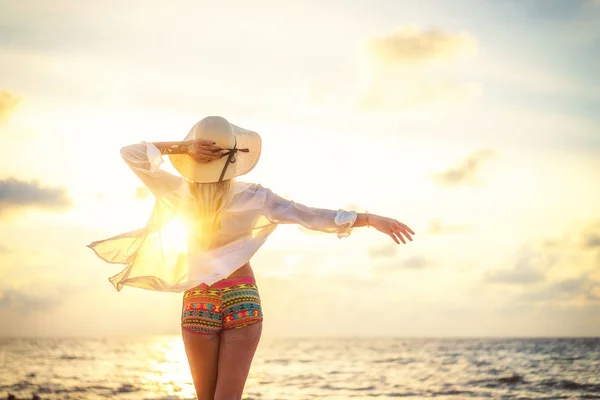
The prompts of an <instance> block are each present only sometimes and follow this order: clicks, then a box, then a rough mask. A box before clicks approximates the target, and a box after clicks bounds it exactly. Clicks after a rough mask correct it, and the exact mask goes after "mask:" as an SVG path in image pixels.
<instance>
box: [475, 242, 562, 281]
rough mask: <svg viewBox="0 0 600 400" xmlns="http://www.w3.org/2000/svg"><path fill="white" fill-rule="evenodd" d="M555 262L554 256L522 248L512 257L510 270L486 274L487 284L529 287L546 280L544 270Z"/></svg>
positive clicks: (528, 247)
mask: <svg viewBox="0 0 600 400" xmlns="http://www.w3.org/2000/svg"><path fill="white" fill-rule="evenodd" d="M556 261H557V257H556V256H555V255H551V254H549V253H547V252H543V251H537V250H535V249H532V248H531V247H530V246H529V245H527V246H523V247H522V248H521V249H519V251H517V253H516V254H515V257H514V265H513V267H512V268H508V269H502V270H497V271H492V272H489V271H488V272H487V273H486V275H485V281H486V282H489V283H504V284H520V285H531V284H535V283H539V282H543V281H545V280H546V274H545V272H546V270H547V269H548V268H549V267H551V266H552V265H554V264H555V263H556Z"/></svg>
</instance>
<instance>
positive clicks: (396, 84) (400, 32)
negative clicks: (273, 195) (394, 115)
mask: <svg viewBox="0 0 600 400" xmlns="http://www.w3.org/2000/svg"><path fill="white" fill-rule="evenodd" d="M367 50H368V54H367V57H368V59H369V60H370V61H372V62H371V63H370V68H369V69H368V70H366V72H367V75H368V78H367V82H368V83H367V85H366V87H365V89H364V90H362V92H361V94H360V95H359V97H358V107H359V108H360V109H362V110H365V111H393V112H397V111H398V109H400V108H407V107H424V106H433V105H437V106H441V107H448V106H450V105H454V104H463V103H465V102H468V101H470V100H472V99H473V98H475V97H477V96H479V95H480V93H481V91H482V87H481V84H479V83H477V82H469V81H465V80H464V78H463V77H464V76H465V75H464V74H461V73H460V71H458V70H456V68H454V66H452V68H448V67H449V66H450V65H448V64H449V62H450V61H452V60H455V59H458V58H460V57H462V56H463V55H467V54H475V53H476V50H477V40H476V39H475V38H474V37H473V36H471V35H469V34H467V33H458V34H453V33H448V32H443V31H441V30H438V29H430V30H421V29H420V28H419V27H417V26H403V27H400V28H398V29H396V30H395V31H392V32H390V33H388V34H387V35H384V36H381V37H377V38H374V39H372V40H370V41H369V44H368V46H367Z"/></svg>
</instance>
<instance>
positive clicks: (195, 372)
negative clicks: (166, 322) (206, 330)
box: [181, 329, 220, 400]
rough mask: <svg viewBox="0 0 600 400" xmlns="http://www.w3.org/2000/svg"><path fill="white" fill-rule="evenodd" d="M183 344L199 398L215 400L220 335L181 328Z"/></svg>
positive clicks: (199, 399) (200, 399)
mask: <svg viewBox="0 0 600 400" xmlns="http://www.w3.org/2000/svg"><path fill="white" fill-rule="evenodd" d="M181 335H182V337H183V345H184V347H185V353H186V355H187V359H188V362H189V364H190V371H191V373H192V379H193V381H194V388H195V389H196V396H197V397H198V400H213V399H214V396H215V388H216V384H217V371H218V360H219V345H220V337H219V335H206V334H201V333H193V332H189V331H187V330H185V329H182V330H181Z"/></svg>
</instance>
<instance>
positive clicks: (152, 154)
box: [146, 143, 164, 172]
mask: <svg viewBox="0 0 600 400" xmlns="http://www.w3.org/2000/svg"><path fill="white" fill-rule="evenodd" d="M146 156H147V157H148V162H149V163H150V172H156V171H158V170H159V169H160V165H161V164H162V163H163V162H164V160H163V158H162V154H161V153H160V150H159V149H158V147H156V145H155V144H154V143H146Z"/></svg>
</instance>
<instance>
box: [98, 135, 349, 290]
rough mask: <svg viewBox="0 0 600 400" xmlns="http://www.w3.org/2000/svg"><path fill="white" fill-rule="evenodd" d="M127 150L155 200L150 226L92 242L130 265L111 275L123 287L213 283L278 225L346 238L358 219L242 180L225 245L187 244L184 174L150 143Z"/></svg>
mask: <svg viewBox="0 0 600 400" xmlns="http://www.w3.org/2000/svg"><path fill="white" fill-rule="evenodd" d="M121 155H122V157H123V159H124V160H125V162H126V163H127V165H129V167H130V168H131V169H132V170H133V172H135V174H136V175H137V176H138V177H139V178H140V179H141V180H142V182H143V183H144V184H145V185H146V186H147V187H148V189H149V190H150V191H151V192H152V194H153V195H154V197H155V199H156V201H155V204H154V208H153V210H152V213H151V216H150V219H149V220H148V223H147V225H146V226H145V227H144V228H142V229H138V230H136V231H132V232H126V233H123V234H120V235H117V236H114V237H111V238H109V239H104V240H99V241H96V242H93V243H91V244H90V245H88V247H90V248H91V249H93V250H94V252H95V253H96V254H97V255H98V256H99V257H100V258H102V259H103V260H105V261H106V262H109V263H114V264H125V265H126V267H125V268H124V269H123V270H122V271H121V272H119V273H118V274H116V275H114V276H112V277H110V278H109V281H110V282H111V283H112V284H113V285H114V287H115V288H116V289H117V291H120V290H121V289H122V288H123V286H125V285H128V286H134V287H138V288H143V289H148V290H156V291H163V292H181V291H184V290H186V289H189V288H191V287H194V286H196V285H198V284H200V283H207V284H209V285H211V284H213V283H215V282H217V281H219V280H221V279H224V278H226V277H227V276H229V275H230V274H231V273H232V272H233V271H235V270H236V269H238V268H239V267H241V266H242V265H244V264H245V263H246V262H248V261H249V260H250V258H251V257H252V256H253V255H254V254H255V253H256V251H257V250H258V249H259V248H260V247H261V246H262V244H263V243H264V242H265V240H266V239H267V237H268V236H269V235H270V234H271V233H272V232H273V231H274V230H275V228H276V227H277V225H278V224H299V225H302V226H304V227H306V228H308V229H312V230H317V231H322V232H330V233H337V235H338V237H340V238H342V237H345V236H348V235H349V234H350V232H351V230H352V227H353V225H354V223H355V221H356V216H357V214H356V212H354V211H344V210H338V211H334V210H327V209H318V208H311V207H307V206H304V205H302V204H298V203H295V202H293V201H290V200H286V199H284V198H282V197H280V196H278V195H276V194H275V193H273V192H272V191H271V190H269V189H266V188H264V187H262V186H261V185H260V184H252V183H245V182H235V185H234V194H233V198H232V201H231V203H230V204H229V206H228V207H227V208H226V209H225V210H224V212H223V215H222V223H221V228H220V230H219V231H218V232H217V233H216V237H215V238H214V241H213V242H214V243H218V244H219V245H218V247H214V248H211V249H209V250H200V249H199V248H197V247H195V246H194V245H193V243H188V244H187V245H186V246H182V243H181V240H178V237H177V234H174V232H173V230H174V228H176V227H177V225H178V223H179V225H181V220H180V218H179V217H181V216H182V213H181V212H180V211H181V210H183V209H185V207H188V206H189V205H190V204H193V203H191V201H193V198H192V195H191V193H190V191H189V187H188V185H187V184H186V181H185V179H184V178H183V177H181V176H176V175H173V174H171V173H169V172H167V171H165V170H163V169H161V168H160V165H161V164H162V163H163V161H164V160H163V158H162V155H161V154H160V151H159V150H158V148H157V147H156V146H155V145H153V144H151V143H139V144H134V145H130V146H126V147H123V148H122V149H121ZM179 239H180V238H179Z"/></svg>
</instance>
